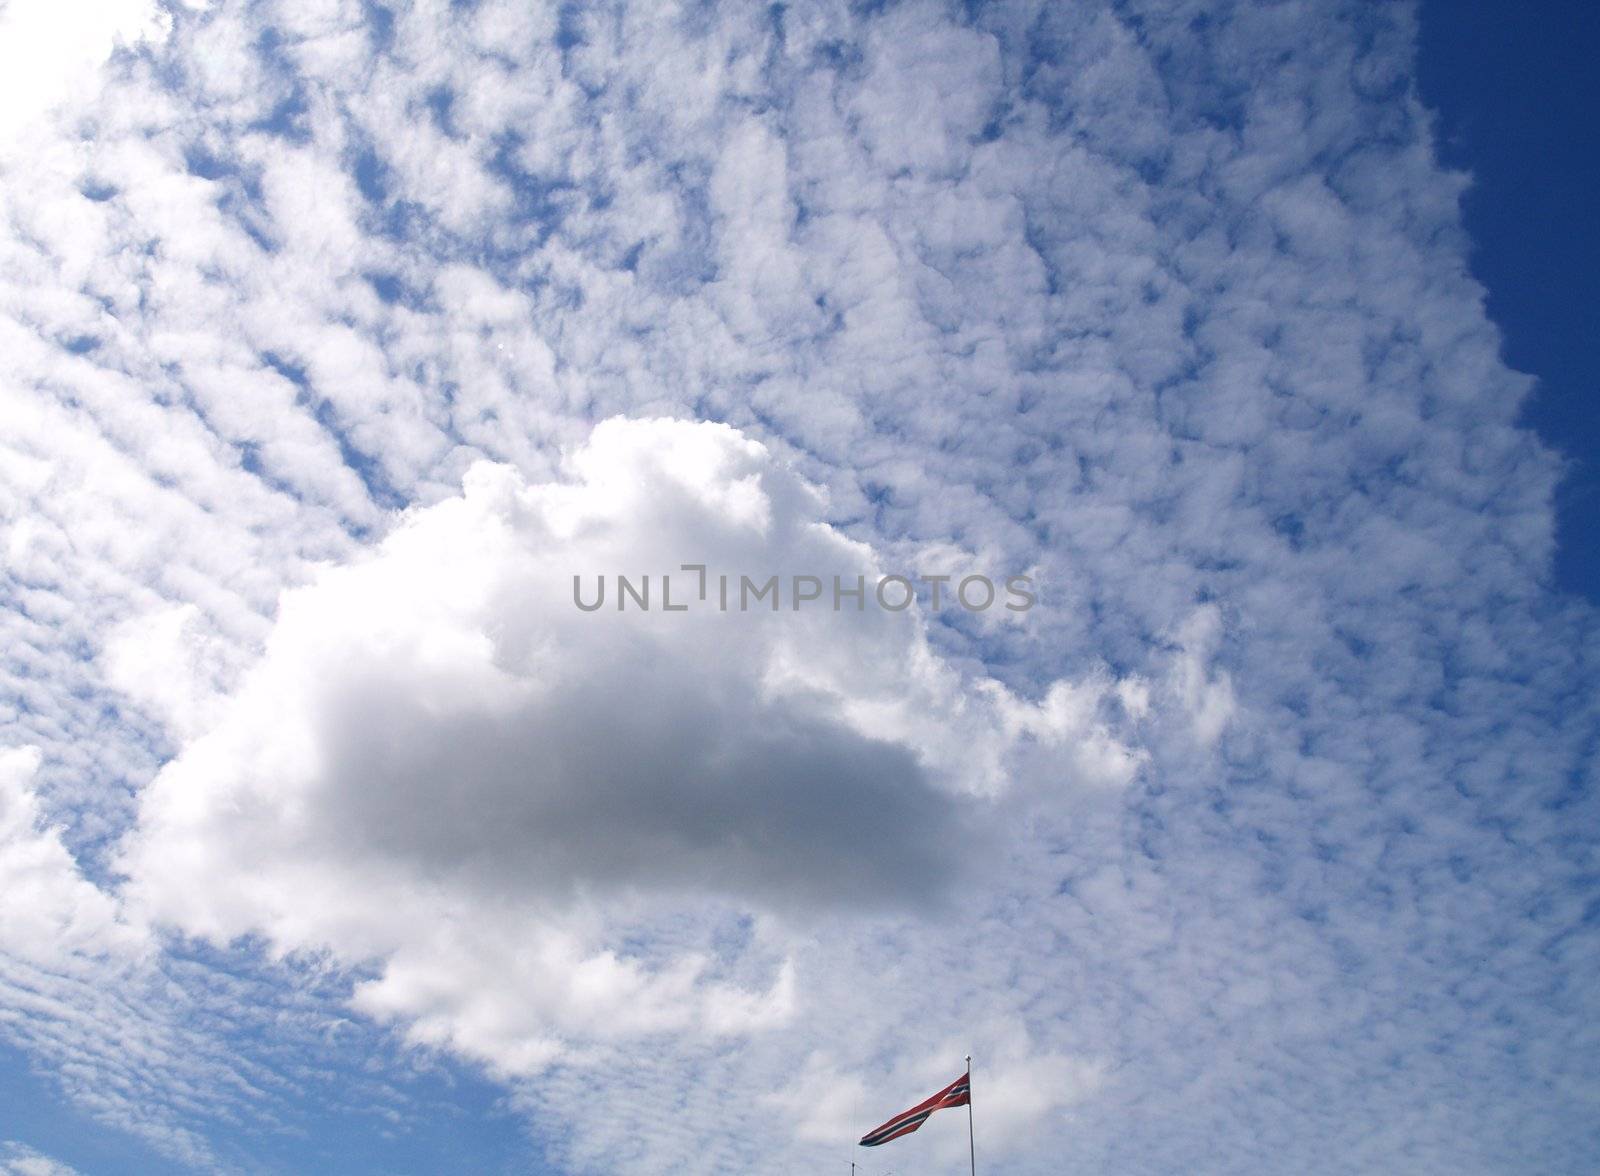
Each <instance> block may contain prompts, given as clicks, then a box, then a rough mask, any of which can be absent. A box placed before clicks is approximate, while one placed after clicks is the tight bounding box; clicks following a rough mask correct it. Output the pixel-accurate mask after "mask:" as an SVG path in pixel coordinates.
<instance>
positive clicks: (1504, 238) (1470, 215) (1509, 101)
mask: <svg viewBox="0 0 1600 1176" xmlns="http://www.w3.org/2000/svg"><path fill="white" fill-rule="evenodd" d="M1597 60H1600V7H1596V6H1594V5H1591V4H1587V3H1579V2H1576V0H1556V2H1553V3H1549V4H1544V5H1540V6H1539V7H1538V8H1537V9H1525V8H1519V7H1515V6H1510V5H1501V4H1481V3H1480V4H1441V3H1439V2H1438V0H1428V2H1427V3H1425V4H1424V5H1423V7H1422V20H1421V36H1420V45H1419V53H1418V82H1419V86H1420V90H1421V95H1422V99H1423V101H1424V102H1426V103H1427V104H1428V105H1429V106H1431V107H1433V108H1434V109H1435V110H1436V111H1437V112H1438V115H1439V121H1438V126H1437V142H1438V150H1439V154H1440V157H1441V159H1442V160H1443V162H1444V163H1445V164H1447V165H1449V166H1452V167H1457V168H1462V169H1464V170H1466V171H1469V172H1471V174H1472V176H1473V181H1474V182H1473V186H1472V188H1471V189H1470V190H1469V191H1468V192H1467V194H1466V197H1465V199H1464V201H1463V211H1464V214H1465V218H1466V227H1467V231H1468V232H1469V233H1470V235H1471V237H1472V241H1473V246H1474V248H1473V252H1472V261H1471V264H1472V271H1473V273H1474V275H1475V276H1476V277H1477V278H1478V279H1479V280H1480V281H1482V282H1483V283H1484V285H1485V286H1487V287H1488V291H1489V307H1488V309H1489V317H1490V318H1491V319H1493V320H1494V322H1495V323H1496V324H1497V325H1498V326H1499V327H1500V328H1501V330H1502V332H1503V333H1504V343H1503V346H1502V353H1503V355H1504V358H1505V360H1506V362H1507V363H1508V364H1509V365H1510V366H1511V367H1513V368H1516V369H1517V370H1519V371H1524V372H1531V373H1532V374H1533V375H1535V376H1537V377H1538V380H1539V383H1538V386H1537V387H1536V389H1535V391H1534V394H1533V395H1532V396H1531V397H1530V398H1529V399H1528V401H1527V402H1526V403H1525V404H1524V406H1523V414H1522V419H1523V421H1524V423H1526V424H1527V425H1530V426H1532V427H1533V428H1534V429H1536V430H1537V431H1538V433H1539V435H1540V436H1541V437H1542V438H1543V439H1544V440H1545V442H1546V443H1547V444H1550V445H1552V446H1554V447H1555V448H1557V449H1559V450H1560V451H1561V452H1562V453H1563V454H1564V455H1565V456H1566V457H1567V458H1568V460H1569V462H1570V463H1571V468H1570V470H1569V473H1568V475H1567V477H1566V479H1565V481H1564V482H1563V483H1562V485H1561V487H1560V488H1559V489H1558V491H1557V494H1556V504H1557V510H1558V526H1559V548H1558V550H1557V552H1556V566H1555V579H1556V583H1557V585H1558V586H1559V587H1561V588H1563V589H1565V590H1567V591H1569V592H1575V593H1580V594H1582V595H1584V596H1587V597H1588V598H1589V599H1590V600H1592V601H1596V602H1600V351H1597V349H1596V346H1595V341H1596V340H1597V339H1600V224H1597V222H1596V218H1595V213H1594V205H1595V192H1596V190H1597V189H1600V132H1597V129H1596V128H1597V120H1596V112H1600V70H1597V69H1596V68H1595V62H1596V61H1597Z"/></svg>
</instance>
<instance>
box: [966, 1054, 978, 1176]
mask: <svg viewBox="0 0 1600 1176" xmlns="http://www.w3.org/2000/svg"><path fill="white" fill-rule="evenodd" d="M966 1158H968V1162H970V1163H971V1165H973V1176H978V1147H976V1146H974V1144H973V1056H971V1054H966Z"/></svg>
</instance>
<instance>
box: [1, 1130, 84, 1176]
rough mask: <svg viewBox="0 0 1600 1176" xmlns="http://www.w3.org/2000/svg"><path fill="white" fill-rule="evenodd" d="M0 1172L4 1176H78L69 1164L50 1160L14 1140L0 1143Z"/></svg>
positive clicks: (76, 1171) (39, 1152)
mask: <svg viewBox="0 0 1600 1176" xmlns="http://www.w3.org/2000/svg"><path fill="white" fill-rule="evenodd" d="M0 1172H3V1173H5V1176H79V1174H78V1170H77V1169H76V1168H74V1167H73V1166H72V1165H71V1164H64V1163H62V1162H61V1161H60V1160H55V1159H51V1158H50V1157H49V1156H47V1155H45V1154H44V1153H43V1152H41V1151H38V1150H36V1149H34V1148H31V1147H29V1146H28V1145H27V1144H24V1143H18V1142H17V1141H16V1140H14V1139H13V1140H7V1141H5V1142H0Z"/></svg>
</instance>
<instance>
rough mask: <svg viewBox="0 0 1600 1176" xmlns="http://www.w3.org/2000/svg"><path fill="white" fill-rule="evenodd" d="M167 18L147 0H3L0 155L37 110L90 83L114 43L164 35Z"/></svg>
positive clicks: (81, 92)
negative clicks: (70, 0) (68, 0)
mask: <svg viewBox="0 0 1600 1176" xmlns="http://www.w3.org/2000/svg"><path fill="white" fill-rule="evenodd" d="M170 26H171V18H170V17H169V16H168V15H167V13H166V11H165V10H163V9H162V7H161V6H160V5H159V4H157V3H154V2H153V0H84V2H81V3H76V4H74V5H72V7H71V9H70V10H68V9H64V8H62V6H60V5H59V4H52V3H50V0H7V3H6V4H5V6H4V7H3V8H0V79H4V81H3V82H0V158H4V156H5V155H8V154H10V152H11V150H13V149H14V148H15V146H16V137H17V136H18V134H19V133H20V132H21V131H22V130H23V129H24V128H26V127H28V125H29V124H30V123H31V122H32V121H33V120H34V119H36V118H38V117H39V116H40V115H42V114H44V113H46V112H47V111H49V110H51V109H52V108H54V107H56V106H59V105H61V104H63V103H65V102H67V101H69V100H71V99H78V100H80V101H81V100H82V99H83V97H84V96H85V95H86V93H88V92H90V91H91V89H92V86H91V78H92V76H93V74H94V72H95V71H96V70H97V69H99V68H100V67H101V66H102V65H104V64H105V61H106V58H107V57H109V56H110V54H111V52H112V50H113V49H114V48H116V47H118V46H133V45H137V44H139V43H140V42H143V41H150V40H154V41H160V40H162V39H164V38H165V37H166V35H167V32H168V30H169V28H170Z"/></svg>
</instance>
